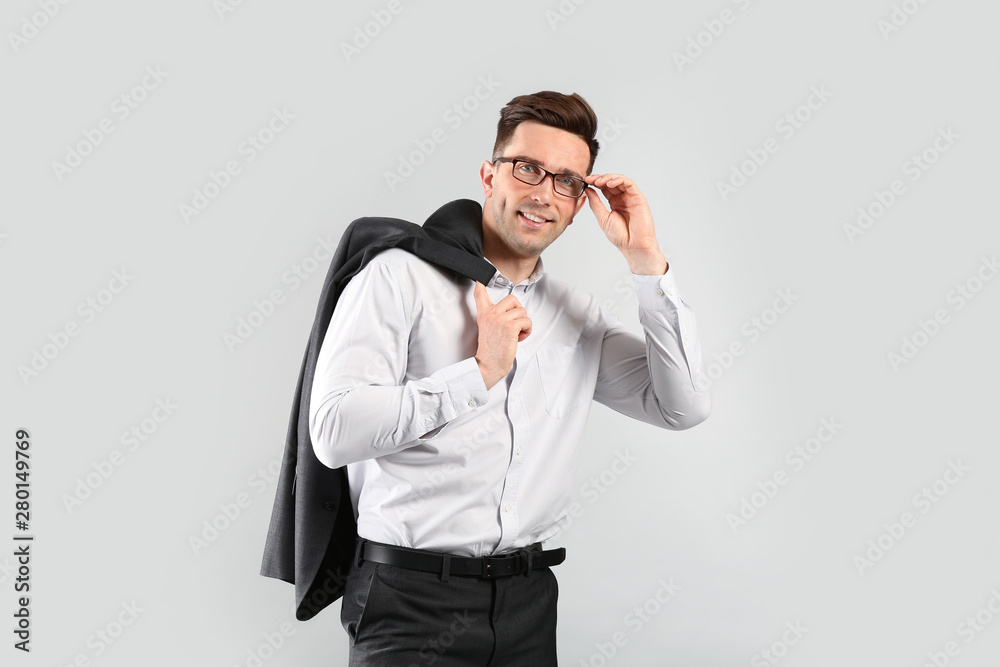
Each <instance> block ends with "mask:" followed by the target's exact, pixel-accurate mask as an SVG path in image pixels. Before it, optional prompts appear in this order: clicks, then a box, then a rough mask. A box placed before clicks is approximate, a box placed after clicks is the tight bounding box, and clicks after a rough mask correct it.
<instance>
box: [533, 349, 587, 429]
mask: <svg viewBox="0 0 1000 667" xmlns="http://www.w3.org/2000/svg"><path fill="white" fill-rule="evenodd" d="M535 361H536V363H537V364H538V377H539V380H540V382H541V385H542V393H543V394H544V395H545V411H546V412H548V413H549V416H551V417H555V418H556V419H561V418H562V417H564V416H566V415H567V414H569V413H570V412H572V411H573V410H575V409H577V408H578V407H580V406H581V405H583V404H584V403H586V402H587V401H589V400H590V399H591V398H592V395H591V394H589V393H588V392H587V387H586V383H585V382H584V379H585V377H586V367H585V365H584V356H583V350H582V349H581V348H580V347H579V346H576V345H561V346H558V347H549V348H545V349H543V350H539V351H538V352H537V353H536V354H535Z"/></svg>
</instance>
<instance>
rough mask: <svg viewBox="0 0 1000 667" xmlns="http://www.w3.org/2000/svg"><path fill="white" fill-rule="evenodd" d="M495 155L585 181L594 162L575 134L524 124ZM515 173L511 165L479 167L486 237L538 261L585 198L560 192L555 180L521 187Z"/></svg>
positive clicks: (584, 144) (530, 123)
mask: <svg viewBox="0 0 1000 667" xmlns="http://www.w3.org/2000/svg"><path fill="white" fill-rule="evenodd" d="M497 157H509V158H518V159H522V160H527V161H529V162H534V163H535V164H537V165H538V166H540V167H542V168H543V169H545V170H546V171H548V172H554V173H557V174H570V175H572V176H577V177H578V178H583V177H584V176H585V175H586V173H587V166H588V165H589V164H590V149H589V148H588V146H587V142H585V141H584V140H583V139H581V138H580V137H578V136H576V135H575V134H572V133H570V132H567V131H565V130H560V129H558V128H555V127H550V126H548V125H543V124H541V123H537V122H534V121H525V122H523V123H521V124H520V125H518V126H517V128H515V130H514V135H513V136H512V138H511V140H510V143H508V144H507V147H506V148H505V149H504V150H503V153H502V154H501V155H498V156H497ZM512 169H513V167H512V165H511V163H510V162H498V163H497V164H496V165H493V164H491V163H489V162H484V163H483V166H482V167H481V168H480V171H479V174H480V177H481V178H482V181H483V191H484V193H485V194H486V206H485V207H484V209H485V210H484V215H483V226H484V229H483V234H484V236H492V237H495V238H496V239H498V240H499V241H500V242H502V243H503V245H504V246H506V248H507V249H508V251H509V252H511V253H513V254H515V255H517V256H519V257H523V258H530V257H538V256H539V255H541V254H542V251H543V250H545V248H547V247H548V246H549V244H550V243H552V242H553V241H555V240H556V239H557V238H558V237H559V235H560V234H562V233H563V230H565V229H566V227H568V226H569V224H570V223H571V222H573V216H575V215H576V214H577V213H578V212H579V211H580V208H581V207H582V206H583V203H584V201H586V196H585V195H584V196H581V197H579V198H577V199H573V198H571V197H564V196H563V195H560V194H556V192H555V191H554V190H553V189H552V177H551V176H546V177H545V179H544V180H543V181H542V182H541V183H539V184H538V185H528V184H527V183H522V182H521V181H519V180H517V179H516V178H514V176H513V174H512ZM526 215H528V216H531V218H528V217H526ZM539 220H541V221H539ZM484 241H486V239H485V238H484Z"/></svg>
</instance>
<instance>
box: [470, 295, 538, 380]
mask: <svg viewBox="0 0 1000 667" xmlns="http://www.w3.org/2000/svg"><path fill="white" fill-rule="evenodd" d="M473 297H474V298H475V299H476V323H477V324H478V325H479V349H477V350H476V363H477V364H479V372H480V373H482V374H483V381H484V382H485V383H486V388H487V389H490V388H492V387H493V385H495V384H496V383H497V382H499V381H500V380H501V379H502V378H504V377H506V375H507V373H509V372H510V367H511V366H513V365H514V355H515V354H516V353H517V344H518V343H520V342H521V341H522V340H524V339H525V338H527V337H528V334H530V333H531V320H530V319H528V311H526V310H525V309H524V306H522V305H521V304H520V302H519V301H518V300H517V298H516V297H514V295H512V294H508V295H507V296H505V297H504V298H502V299H500V301H498V302H497V303H496V304H494V303H493V302H492V301H490V295H489V293H487V291H486V287H484V286H483V284H482V283H479V282H477V283H476V287H475V290H474V291H473Z"/></svg>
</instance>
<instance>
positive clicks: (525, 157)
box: [513, 155, 583, 180]
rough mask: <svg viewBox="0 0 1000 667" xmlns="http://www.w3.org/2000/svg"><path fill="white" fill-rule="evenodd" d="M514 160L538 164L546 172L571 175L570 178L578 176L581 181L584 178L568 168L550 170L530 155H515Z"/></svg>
mask: <svg viewBox="0 0 1000 667" xmlns="http://www.w3.org/2000/svg"><path fill="white" fill-rule="evenodd" d="M513 159H515V160H524V161H526V162H533V163H534V164H537V165H538V166H539V167H541V168H542V169H544V170H545V171H548V172H552V173H553V174H569V175H570V176H576V177H577V178H579V179H580V180H583V176H581V175H580V174H578V173H576V170H575V169H567V168H565V167H563V168H562V169H556V170H552V169H549V168H548V167H546V166H545V165H544V164H542V163H541V162H540V161H538V160H536V159H535V158H533V157H531V156H529V155H515V156H513Z"/></svg>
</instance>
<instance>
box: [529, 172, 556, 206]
mask: <svg viewBox="0 0 1000 667" xmlns="http://www.w3.org/2000/svg"><path fill="white" fill-rule="evenodd" d="M553 187H555V177H554V176H553V175H552V174H546V175H545V178H543V179H542V182H541V183H539V184H538V185H535V186H532V188H531V200H532V201H536V202H538V203H539V204H548V203H549V202H550V201H551V200H552V194H553V193H552V188H553Z"/></svg>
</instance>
